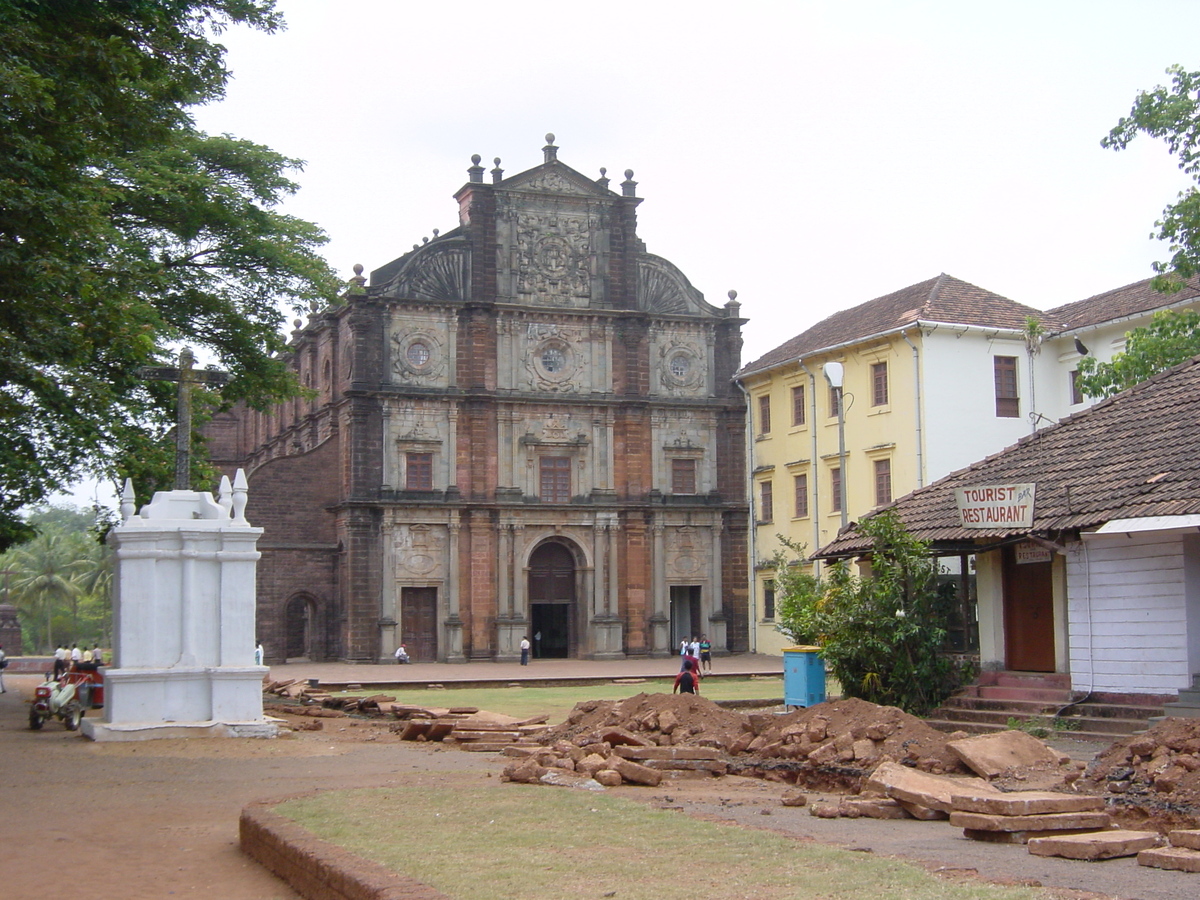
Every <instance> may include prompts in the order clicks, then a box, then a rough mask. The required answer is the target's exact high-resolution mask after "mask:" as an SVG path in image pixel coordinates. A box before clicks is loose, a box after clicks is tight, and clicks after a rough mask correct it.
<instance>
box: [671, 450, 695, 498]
mask: <svg viewBox="0 0 1200 900" xmlns="http://www.w3.org/2000/svg"><path fill="white" fill-rule="evenodd" d="M671 493H672V494H694V493H696V461H695V460H694V459H673V460H671Z"/></svg>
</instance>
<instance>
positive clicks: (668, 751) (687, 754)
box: [613, 745, 721, 761]
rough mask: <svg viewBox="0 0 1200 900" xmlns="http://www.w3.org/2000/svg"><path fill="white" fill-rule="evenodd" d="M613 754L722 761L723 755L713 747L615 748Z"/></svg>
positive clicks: (627, 757)
mask: <svg viewBox="0 0 1200 900" xmlns="http://www.w3.org/2000/svg"><path fill="white" fill-rule="evenodd" d="M613 753H615V754H617V756H623V757H625V758H626V759H633V760H639V761H644V760H648V759H710V760H711V759H720V758H721V754H720V753H719V752H718V751H716V750H714V749H712V748H711V747H630V746H628V745H626V746H614V747H613Z"/></svg>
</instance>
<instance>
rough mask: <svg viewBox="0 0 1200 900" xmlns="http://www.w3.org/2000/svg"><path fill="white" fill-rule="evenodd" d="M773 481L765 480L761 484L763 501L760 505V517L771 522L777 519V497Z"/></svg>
mask: <svg viewBox="0 0 1200 900" xmlns="http://www.w3.org/2000/svg"><path fill="white" fill-rule="evenodd" d="M773 493H774V492H773V490H772V488H771V482H769V481H764V482H763V483H762V484H761V485H760V496H761V497H762V502H761V504H760V505H759V510H758V517H759V520H760V521H762V522H771V521H774V519H775V498H774V496H773Z"/></svg>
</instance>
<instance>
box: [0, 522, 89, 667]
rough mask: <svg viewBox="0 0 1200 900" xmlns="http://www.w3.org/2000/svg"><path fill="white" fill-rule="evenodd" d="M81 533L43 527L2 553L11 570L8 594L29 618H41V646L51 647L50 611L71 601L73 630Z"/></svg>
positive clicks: (58, 608) (77, 597) (52, 639)
mask: <svg viewBox="0 0 1200 900" xmlns="http://www.w3.org/2000/svg"><path fill="white" fill-rule="evenodd" d="M86 540H87V539H86V538H85V537H84V536H83V535H79V534H72V533H68V532H63V531H61V530H58V529H50V528H48V529H46V530H45V531H43V532H42V533H41V534H39V535H38V536H37V537H35V538H34V539H33V540H31V541H29V542H28V543H26V544H22V545H21V546H20V547H15V548H13V549H12V550H10V551H9V552H8V553H7V554H5V568H8V569H11V570H13V575H12V580H11V590H12V597H13V600H14V601H15V603H16V605H17V606H18V607H20V608H22V609H24V610H26V611H27V612H28V613H29V614H30V615H31V616H32V617H35V618H38V619H40V618H42V617H45V622H46V632H45V635H44V638H45V642H44V643H43V645H42V646H43V647H44V648H45V649H46V650H47V651H53V649H54V624H53V622H54V614H55V612H56V611H57V610H60V609H61V608H62V606H63V605H64V604H66V603H68V602H69V603H71V605H72V614H73V617H74V620H75V625H76V629H77V628H78V620H79V596H80V593H81V591H80V587H79V582H78V581H77V571H78V561H79V559H80V557H81V556H82V555H83V554H84V553H85V552H86V551H85V549H84V544H85V542H86Z"/></svg>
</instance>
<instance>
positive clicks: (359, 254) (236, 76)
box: [197, 0, 1200, 362]
mask: <svg viewBox="0 0 1200 900" xmlns="http://www.w3.org/2000/svg"><path fill="white" fill-rule="evenodd" d="M278 6H279V8H280V9H281V10H282V12H283V13H284V16H285V18H286V19H287V22H288V27H287V29H286V30H285V31H283V32H281V33H277V34H274V35H266V34H262V33H259V32H253V31H250V30H247V29H240V28H239V29H232V30H230V31H228V32H226V33H225V34H224V35H223V36H222V38H221V41H222V43H224V44H225V45H226V46H227V47H228V49H229V54H228V65H229V68H230V69H231V70H232V73H233V78H232V81H231V82H230V84H229V87H228V92H227V97H226V99H225V100H224V101H223V102H221V103H218V104H213V105H211V106H208V107H205V108H202V109H200V110H198V112H197V117H198V120H199V123H200V126H201V127H202V128H203V129H205V130H207V131H209V132H212V133H221V132H224V133H230V134H233V135H236V136H238V137H242V138H247V139H250V140H253V141H256V142H258V143H262V144H266V145H267V146H269V147H271V148H273V149H275V150H277V151H279V152H281V153H283V154H285V155H287V156H290V157H296V158H298V159H302V160H305V161H306V162H305V167H304V170H303V171H302V172H300V173H298V174H297V176H296V178H297V181H298V182H299V183H300V185H301V189H300V191H299V193H298V194H296V195H295V197H293V198H292V199H291V200H289V202H288V203H287V204H286V206H285V209H286V211H287V212H290V213H292V214H294V215H297V216H300V217H303V218H306V219H309V220H311V221H314V222H316V223H317V224H318V225H320V226H321V227H322V228H323V229H324V230H325V231H326V232H327V233H328V235H329V238H330V241H329V244H328V245H327V246H326V255H327V257H328V259H329V261H330V262H331V263H332V264H333V266H334V267H335V268H336V269H337V270H338V271H339V272H340V273H341V274H342V275H343V277H349V276H350V275H351V274H352V272H351V267H352V266H353V265H354V264H355V263H362V264H363V265H364V266H365V267H366V268H367V270H368V271H369V270H371V269H374V268H377V267H379V266H381V265H383V264H384V263H387V262H389V261H391V260H392V259H394V258H396V257H398V256H400V255H401V254H403V253H404V252H405V251H406V250H407V249H411V247H412V245H413V244H415V243H419V242H420V241H421V240H422V238H424V237H428V236H431V235H432V231H433V229H434V228H437V229H440V230H441V231H443V232H444V231H448V230H450V229H451V228H453V227H455V226H456V225H457V210H456V205H455V203H454V200H453V199H452V195H453V194H454V192H455V191H456V190H457V189H458V188H459V187H461V186H462V184H463V183H464V182H466V180H467V171H466V170H467V167H468V166H469V165H470V164H471V162H470V157H471V154H473V153H479V154H480V155H482V156H483V158H484V163H485V165H486V166H487V168H489V169H490V168H491V167H492V159H493V158H494V157H497V156H499V157H500V158H501V160H502V162H501V166H502V167H503V168H504V170H505V172H506V174H507V175H513V174H516V173H518V172H521V171H524V170H526V169H529V168H532V167H534V166H536V165H538V164H539V163H540V162H541V161H542V152H541V148H542V146H543V144H544V143H545V141H544V136H545V134H546V133H547V132H553V133H554V134H555V136H556V143H557V144H558V146H559V147H560V150H559V159H560V160H561V161H562V162H564V163H566V164H567V165H569V166H572V167H573V168H575V169H577V170H579V171H580V172H582V173H583V174H585V175H587V176H589V177H592V178H595V177H598V176H599V169H600V167H601V166H604V167H606V168H607V169H608V175H609V177H610V178H611V179H613V186H614V187H616V186H617V185H618V183H619V182H620V181H621V180H623V175H622V173H623V172H624V170H625V169H627V168H628V169H633V170H634V179H635V180H636V181H637V182H638V189H637V192H638V196H640V197H643V198H644V202H643V203H642V205H641V207H640V208H639V234H640V235H641V237H642V239H643V240H644V241H645V243H646V246H647V249H648V250H649V251H650V252H651V253H655V254H658V255H660V256H664V257H666V258H667V259H669V260H670V261H672V262H673V263H675V264H676V265H678V266H679V267H680V268H681V269H682V270H683V272H684V273H685V274H686V275H687V276H688V278H689V279H690V280H691V281H692V283H693V284H694V285H695V287H696V288H698V289H699V290H700V291H702V292H703V293H704V295H705V297H706V298H707V299H708V300H709V302H711V303H714V304H716V305H718V306H719V305H722V304H723V303H724V302H725V300H726V293H727V291H729V289H731V288H733V289H736V290H737V291H738V300H739V301H740V302H741V303H742V314H743V315H744V316H745V317H746V318H748V319H749V322H748V324H747V325H746V326H745V328H744V330H743V336H744V338H745V347H744V350H743V362H749V361H751V360H753V359H755V358H757V357H758V356H761V355H762V354H763V353H765V352H767V351H768V350H770V349H772V348H773V347H775V346H777V345H778V344H780V343H782V342H783V341H785V340H786V339H788V338H789V337H791V336H793V335H795V334H798V333H799V332H801V331H803V330H804V329H806V328H808V327H809V326H810V325H812V324H813V323H815V322H817V321H819V320H820V319H822V318H824V317H825V316H827V315H829V314H830V313H832V312H834V311H836V310H838V309H843V308H846V307H850V306H854V305H856V304H858V303H862V302H864V301H866V300H870V299H872V298H874V297H878V296H881V295H883V294H886V293H890V292H891V291H894V290H897V289H899V288H902V287H905V286H907V285H910V284H913V283H915V282H918V281H923V280H925V279H927V278H932V277H934V276H936V275H937V274H939V273H940V272H946V273H948V274H951V275H954V276H955V277H957V278H961V279H963V280H965V281H969V282H971V283H973V284H977V285H979V286H981V287H984V288H987V289H989V290H992V291H995V292H997V293H1000V294H1003V295H1004V296H1006V297H1009V298H1011V299H1013V300H1016V301H1018V302H1021V303H1026V304H1029V305H1030V306H1034V307H1038V308H1042V309H1045V308H1048V307H1051V306H1056V305H1058V304H1061V303H1067V302H1070V301H1073V300H1079V299H1082V298H1084V297H1088V296H1091V295H1092V294H1096V293H1099V292H1101V291H1104V290H1108V289H1110V288H1114V287H1118V286H1121V285H1124V284H1128V283H1130V282H1133V281H1138V280H1140V279H1142V278H1146V277H1149V276H1150V275H1151V274H1153V273H1152V271H1151V269H1150V263H1151V262H1152V261H1153V260H1155V259H1162V258H1165V257H1166V256H1167V253H1166V250H1165V248H1163V247H1161V246H1159V245H1157V244H1155V243H1154V242H1152V241H1150V240H1149V239H1148V236H1149V234H1150V232H1151V231H1152V229H1153V225H1154V222H1155V220H1156V219H1157V217H1158V215H1159V213H1160V212H1161V211H1162V208H1163V207H1164V206H1165V205H1166V204H1167V203H1168V202H1170V201H1171V200H1172V199H1173V198H1174V197H1175V195H1176V194H1177V193H1178V191H1179V190H1180V189H1182V188H1183V187H1184V186H1186V184H1187V182H1186V180H1185V178H1184V176H1183V175H1182V173H1180V172H1179V171H1178V169H1177V167H1176V164H1175V161H1174V160H1173V159H1172V158H1171V157H1170V156H1169V155H1168V154H1167V152H1166V149H1165V147H1163V146H1162V145H1160V144H1158V143H1155V142H1153V141H1151V140H1150V139H1148V138H1144V137H1143V138H1139V140H1138V141H1137V142H1135V144H1134V145H1133V147H1131V148H1130V149H1129V150H1126V151H1124V152H1121V153H1117V152H1114V151H1111V150H1103V149H1101V147H1100V140H1101V138H1102V137H1104V135H1105V134H1107V133H1108V131H1109V129H1110V128H1111V127H1112V126H1113V125H1115V124H1116V122H1117V120H1118V119H1119V118H1120V117H1121V116H1122V115H1124V114H1126V113H1127V112H1128V111H1129V108H1130V106H1131V105H1132V103H1133V100H1134V97H1135V96H1136V94H1137V92H1138V91H1139V90H1142V89H1148V88H1152V87H1154V86H1155V85H1158V84H1165V83H1166V82H1167V80H1168V79H1167V76H1166V75H1165V71H1164V70H1165V69H1166V67H1167V66H1169V65H1171V64H1173V63H1179V64H1181V65H1184V66H1185V67H1187V68H1189V69H1194V68H1198V67H1200V60H1198V59H1197V54H1196V47H1197V42H1196V36H1197V35H1198V34H1200V3H1197V2H1195V0H1179V2H1171V0H1138V2H1133V0H1126V2H1115V0H1114V2H1109V0H1086V2H1070V0H1058V2H1056V0H1037V2H1025V0H1004V2H997V0H993V2H988V3H984V2H971V0H927V2H912V0H908V2H881V0H840V2H838V0H828V2H805V0H793V2H754V0H742V2H741V3H739V4H736V5H735V4H731V3H722V4H715V3H714V4H708V5H703V4H698V3H682V2H678V3H677V2H659V0H649V2H647V0H642V2H637V3H630V2H621V0H617V2H607V3H597V4H581V3H563V2H557V3H550V2H533V0H509V2H499V3H497V2H489V3H484V2H474V0H457V2H453V3H417V2H398V0H392V2H388V0H342V2H337V3H334V2H329V0H279V3H278ZM489 180H490V176H489ZM617 189H618V190H619V188H617Z"/></svg>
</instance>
